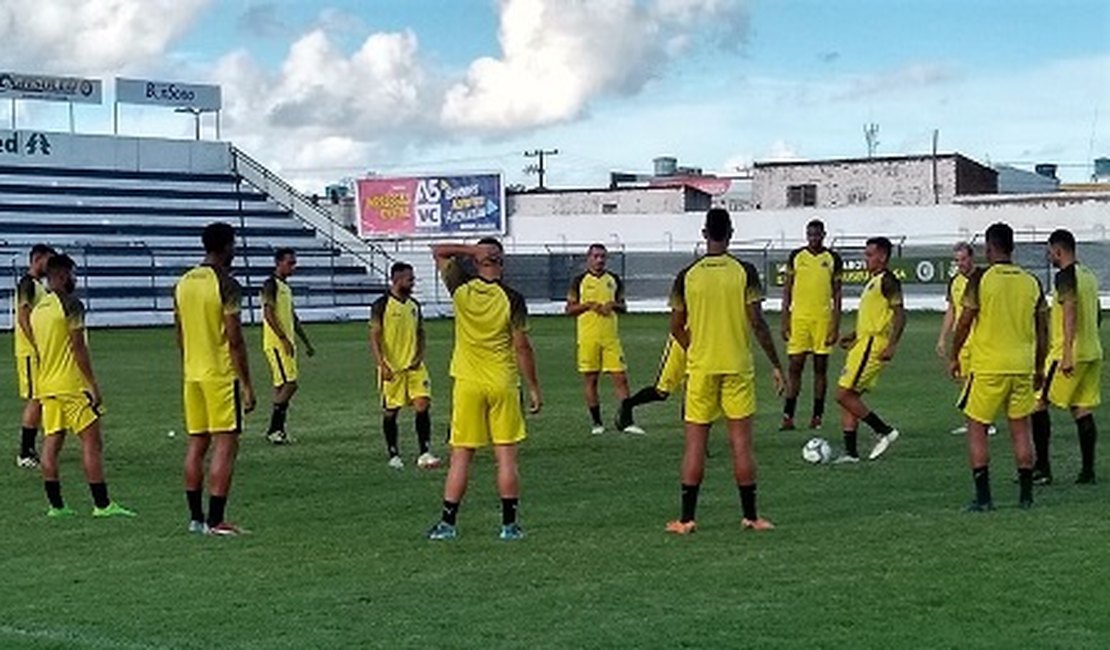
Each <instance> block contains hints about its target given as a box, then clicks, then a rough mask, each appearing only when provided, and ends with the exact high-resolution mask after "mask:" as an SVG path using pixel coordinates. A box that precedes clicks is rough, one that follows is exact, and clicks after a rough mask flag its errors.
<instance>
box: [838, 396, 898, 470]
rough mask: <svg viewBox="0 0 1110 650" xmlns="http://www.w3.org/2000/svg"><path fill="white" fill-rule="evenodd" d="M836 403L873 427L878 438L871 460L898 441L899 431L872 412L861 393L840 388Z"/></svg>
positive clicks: (870, 456)
mask: <svg viewBox="0 0 1110 650" xmlns="http://www.w3.org/2000/svg"><path fill="white" fill-rule="evenodd" d="M836 401H837V402H838V403H839V404H840V406H841V408H842V409H844V410H845V411H848V412H849V413H851V414H852V415H853V416H854V417H855V418H856V419H857V420H858V421H860V422H863V423H864V424H866V425H867V426H869V427H871V430H872V431H873V432H874V434H875V436H876V437H877V438H878V439H877V440H876V442H875V446H874V447H873V448H872V449H871V453H870V454H869V455H868V459H869V460H875V459H876V458H878V457H879V456H881V455H882V454H883V452H885V451H886V450H887V449H888V448H889V447H890V444H891V443H892V442H894V441H895V440H897V439H898V436H899V433H898V430H897V429H895V428H894V427H892V426H890V425H889V424H887V423H886V422H885V421H883V419H882V418H881V417H879V414H878V413H876V412H875V411H873V410H871V409H870V408H869V407H868V406H867V404H865V403H864V402H863V396H862V395H861V393H860V392H859V391H856V390H852V389H847V388H838V389H837V391H836Z"/></svg>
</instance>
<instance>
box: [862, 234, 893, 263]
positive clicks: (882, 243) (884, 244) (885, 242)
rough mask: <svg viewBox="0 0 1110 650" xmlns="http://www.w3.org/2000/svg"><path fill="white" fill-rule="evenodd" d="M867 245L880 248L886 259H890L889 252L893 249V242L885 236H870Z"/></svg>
mask: <svg viewBox="0 0 1110 650" xmlns="http://www.w3.org/2000/svg"><path fill="white" fill-rule="evenodd" d="M867 245H868V246H874V247H875V248H878V249H879V250H881V251H882V252H883V253H884V254H885V255H886V258H887V259H888V260H889V259H890V254H891V252H892V251H893V250H894V244H892V243H890V240H889V239H887V238H886V237H872V238H870V239H868V240H867Z"/></svg>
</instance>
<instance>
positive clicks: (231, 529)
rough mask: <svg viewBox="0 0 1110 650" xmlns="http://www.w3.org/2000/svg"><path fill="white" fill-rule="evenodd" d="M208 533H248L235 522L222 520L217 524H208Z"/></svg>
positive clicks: (226, 535)
mask: <svg viewBox="0 0 1110 650" xmlns="http://www.w3.org/2000/svg"><path fill="white" fill-rule="evenodd" d="M207 534H209V535H212V536H214V537H239V536H240V535H246V534H247V531H246V530H245V529H243V528H240V527H239V526H237V525H235V524H233V523H230V522H227V521H221V522H220V523H218V524H216V525H215V526H208V533H207Z"/></svg>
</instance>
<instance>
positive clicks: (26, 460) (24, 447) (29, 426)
mask: <svg viewBox="0 0 1110 650" xmlns="http://www.w3.org/2000/svg"><path fill="white" fill-rule="evenodd" d="M41 422H42V404H40V403H39V401H38V400H36V399H29V400H27V401H26V402H25V403H24V404H23V415H22V417H21V419H20V437H19V457H18V458H17V459H16V465H18V466H19V467H25V468H28V469H34V468H36V467H38V465H39V455H38V452H37V451H35V439H36V438H37V437H38V434H39V424H40V423H41Z"/></svg>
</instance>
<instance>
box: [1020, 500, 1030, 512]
mask: <svg viewBox="0 0 1110 650" xmlns="http://www.w3.org/2000/svg"><path fill="white" fill-rule="evenodd" d="M1018 507H1019V508H1021V509H1022V510H1029V509H1030V508H1032V507H1033V500H1032V499H1021V500H1020V501H1018Z"/></svg>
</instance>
